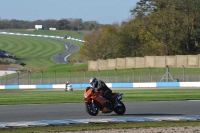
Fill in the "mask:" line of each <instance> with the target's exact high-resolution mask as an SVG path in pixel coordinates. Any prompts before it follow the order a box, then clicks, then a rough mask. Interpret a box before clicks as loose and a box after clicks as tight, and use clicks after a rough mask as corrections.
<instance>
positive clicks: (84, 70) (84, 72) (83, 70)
mask: <svg viewBox="0 0 200 133" xmlns="http://www.w3.org/2000/svg"><path fill="white" fill-rule="evenodd" d="M83 71H84V79H83V83H85V69H83Z"/></svg>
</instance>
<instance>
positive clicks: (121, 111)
mask: <svg viewBox="0 0 200 133" xmlns="http://www.w3.org/2000/svg"><path fill="white" fill-rule="evenodd" d="M119 103H120V104H121V106H118V107H116V108H114V112H115V113H116V114H118V115H123V114H124V113H125V112H126V107H125V105H124V104H123V103H122V102H121V101H120V102H119Z"/></svg>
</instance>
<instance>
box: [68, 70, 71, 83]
mask: <svg viewBox="0 0 200 133" xmlns="http://www.w3.org/2000/svg"><path fill="white" fill-rule="evenodd" d="M68 72H69V82H70V83H71V71H70V70H68Z"/></svg>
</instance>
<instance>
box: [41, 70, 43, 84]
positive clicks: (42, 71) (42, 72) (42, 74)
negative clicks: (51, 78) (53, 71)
mask: <svg viewBox="0 0 200 133" xmlns="http://www.w3.org/2000/svg"><path fill="white" fill-rule="evenodd" d="M41 73H42V85H43V71H41Z"/></svg>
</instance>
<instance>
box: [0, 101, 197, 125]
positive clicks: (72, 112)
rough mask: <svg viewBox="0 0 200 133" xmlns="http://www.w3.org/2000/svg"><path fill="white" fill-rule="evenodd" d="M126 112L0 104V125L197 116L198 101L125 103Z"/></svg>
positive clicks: (81, 105) (75, 105)
mask: <svg viewBox="0 0 200 133" xmlns="http://www.w3.org/2000/svg"><path fill="white" fill-rule="evenodd" d="M124 104H125V106H126V113H125V114H124V115H116V114H115V113H114V112H112V113H109V114H101V113H99V114H98V115H97V116H90V115H89V114H87V112H86V111H85V104H84V102H83V103H61V104H28V105H0V109H1V111H0V118H1V119H0V122H18V121H39V120H64V119H65V120H66V119H71V120H75V119H103V118H106V119H107V118H124V117H128V118H132V117H134V118H137V117H174V116H177V117H180V116H196V115H199V116H200V106H199V105H200V101H150V102H125V103H124Z"/></svg>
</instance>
